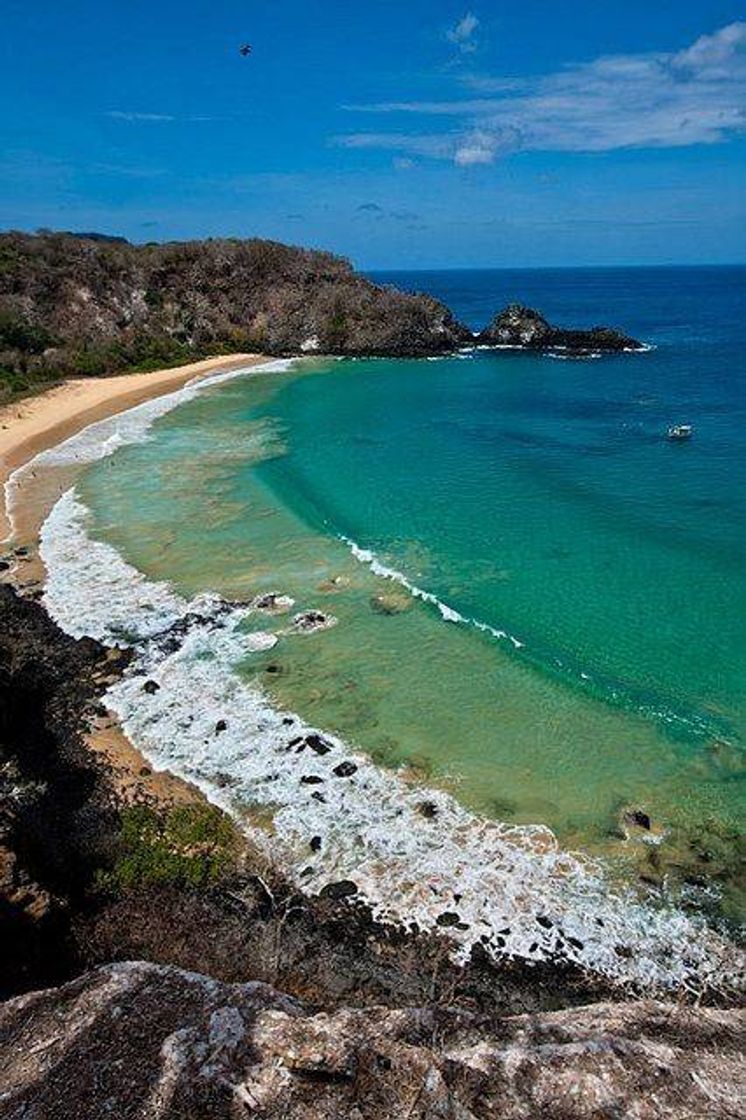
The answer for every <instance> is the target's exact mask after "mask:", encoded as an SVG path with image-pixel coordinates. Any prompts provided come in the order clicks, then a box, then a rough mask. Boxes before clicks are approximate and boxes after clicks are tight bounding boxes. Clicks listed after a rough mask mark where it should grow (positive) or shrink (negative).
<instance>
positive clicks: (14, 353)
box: [0, 232, 471, 395]
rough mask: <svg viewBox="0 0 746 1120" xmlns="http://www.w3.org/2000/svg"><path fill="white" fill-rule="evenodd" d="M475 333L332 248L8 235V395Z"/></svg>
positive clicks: (411, 350)
mask: <svg viewBox="0 0 746 1120" xmlns="http://www.w3.org/2000/svg"><path fill="white" fill-rule="evenodd" d="M470 338H471V335H470V332H469V331H468V330H467V329H466V328H465V327H463V326H462V325H461V324H459V323H458V322H457V321H456V320H455V319H454V318H453V316H452V315H451V313H450V312H449V311H448V309H447V308H446V307H444V306H443V305H442V304H440V303H438V301H437V300H435V299H433V298H432V297H430V296H427V295H407V294H404V293H401V292H397V291H395V290H394V289H391V288H382V287H379V286H377V285H375V284H373V283H371V282H370V281H368V280H366V279H365V278H364V277H362V276H359V275H358V274H357V273H356V272H355V271H354V270H353V268H352V266H351V265H350V264H349V262H348V261H346V260H344V259H342V258H340V257H335V256H333V255H332V254H330V253H324V252H318V251H313V250H309V249H300V248H295V247H292V246H289V245H282V244H279V243H277V242H273V241H260V240H257V239H251V240H247V241H240V240H234V239H230V240H208V241H189V242H171V243H168V244H148V245H133V244H130V243H129V242H127V241H124V240H123V239H121V238H104V237H101V236H100V235H91V234H82V235H74V234H68V233H50V232H42V233H39V234H25V233H17V232H10V233H5V234H2V235H0V380H1V382H2V385H0V389H2V390H3V391H4V393H5V395H8V394H9V393H11V392H17V391H23V390H25V389H29V388H32V387H33V386H34V383H35V382H43V381H50V380H55V379H57V378H59V377H61V376H77V377H79V376H94V377H95V376H100V375H102V374H108V373H116V372H118V371H120V370H124V369H132V368H141V369H142V368H151V367H155V366H163V365H167V364H169V363H174V364H175V363H178V362H180V361H187V360H190V359H191V358H195V357H201V356H205V355H207V354H211V355H212V354H215V353H222V352H224V353H230V352H234V351H235V352H245V351H249V350H250V351H258V352H261V353H266V354H272V355H285V354H298V353H314V352H315V351H318V352H320V353H326V354H344V355H358V354H360V355H362V354H365V355H370V354H378V355H387V356H391V357H398V356H415V357H416V356H423V355H427V354H436V353H439V352H442V351H447V350H451V349H453V348H454V347H455V346H458V345H459V344H460V343H461V342H463V341H466V340H469V339H470Z"/></svg>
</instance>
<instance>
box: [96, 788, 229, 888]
mask: <svg viewBox="0 0 746 1120" xmlns="http://www.w3.org/2000/svg"><path fill="white" fill-rule="evenodd" d="M239 847H240V842H239V839H238V835H237V833H236V830H235V828H234V826H233V824H232V823H231V822H230V820H229V819H228V818H227V817H226V816H225V814H224V813H221V812H220V810H219V809H216V808H214V807H213V806H212V805H178V806H175V807H174V808H171V809H167V810H156V809H153V808H150V807H147V806H142V805H136V806H131V807H129V808H126V809H124V810H122V813H121V831H120V833H119V837H118V841H117V850H116V856H115V860H114V865H113V867H112V868H111V870H110V871H105V872H101V873H100V874H99V876H98V886H99V888H100V889H101V890H104V891H111V892H113V893H115V894H118V893H120V892H122V891H127V890H132V889H134V888H138V887H145V886H154V885H156V886H163V885H167V884H168V885H171V886H182V887H203V886H208V885H209V884H211V883H215V882H217V881H218V880H219V879H221V878H222V877H223V876H224V875H226V874H228V873H229V872H230V871H232V870H234V869H235V866H236V861H237V859H238V852H239Z"/></svg>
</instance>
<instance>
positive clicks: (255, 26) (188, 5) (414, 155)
mask: <svg viewBox="0 0 746 1120" xmlns="http://www.w3.org/2000/svg"><path fill="white" fill-rule="evenodd" d="M743 16H744V12H743V7H742V6H741V7H740V11H739V6H738V5H737V4H735V3H731V2H728V0H625V3H623V4H622V3H619V2H614V3H612V2H608V3H607V2H606V0H564V2H563V0H522V3H520V4H507V3H504V2H495V0H490V2H488V0H473V2H471V0H470V2H469V3H467V4H462V3H450V2H444V0H408V2H407V3H402V2H401V0H372V2H369V3H366V4H362V3H355V2H354V0H352V2H349V0H348V2H346V3H342V2H339V0H323V2H322V0H305V2H299V0H291V2H286V3H283V2H282V0H275V2H274V3H271V4H269V3H263V4H258V3H250V2H248V0H244V2H238V0H212V2H208V0H182V2H180V3H176V2H174V0H149V2H147V3H146V2H144V0H129V2H128V3H124V2H120V0H108V2H106V3H101V0H96V2H93V0H65V3H60V2H59V0H35V2H34V3H33V4H31V3H29V2H28V0H5V3H4V4H3V36H2V43H0V105H2V112H1V114H0V140H1V144H0V152H1V153H2V154H0V226H2V227H3V228H7V227H15V228H24V229H35V228H38V227H40V226H48V227H51V228H55V229H75V230H88V229H94V230H101V231H104V232H109V233H118V234H123V235H125V236H127V237H129V238H131V239H132V240H135V241H146V240H165V239H169V238H187V237H204V236H224V235H235V236H262V237H273V238H277V239H278V240H284V241H291V242H295V243H302V244H307V245H313V246H322V247H325V248H329V249H332V250H334V251H336V252H340V253H343V254H345V255H347V256H349V257H351V258H352V260H353V261H354V262H355V263H356V264H357V265H359V266H361V267H366V268H387V267H390V268H396V267H401V268H429V267H432V268H437V267H491V266H495V267H499V266H502V265H505V266H524V265H525V266H533V265H541V264H547V265H579V264H636V263H641V264H652V263H668V262H673V263H697V262H732V261H744V260H746V191H745V190H744V186H745V182H744V180H745V176H744V172H745V171H746V113H745V110H744V106H745V105H746V97H745V94H746V21H742V20H741V19H740V18H739V17H743ZM247 40H248V41H250V42H251V43H252V44H253V48H254V49H253V54H252V55H251V57H250V58H248V59H243V58H241V56H240V55H239V53H238V47H239V45H240V44H241V43H242V42H244V41H247Z"/></svg>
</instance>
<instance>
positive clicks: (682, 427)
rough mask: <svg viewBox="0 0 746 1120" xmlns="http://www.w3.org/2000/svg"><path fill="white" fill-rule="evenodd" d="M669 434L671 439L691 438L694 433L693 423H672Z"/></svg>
mask: <svg viewBox="0 0 746 1120" xmlns="http://www.w3.org/2000/svg"><path fill="white" fill-rule="evenodd" d="M667 434H668V438H669V439H674V440H682V439H691V438H692V436H693V435H694V428H693V427H692V426H691V424H672V425H671V427H670V428H669V429H668V433H667Z"/></svg>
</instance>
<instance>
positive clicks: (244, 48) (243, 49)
mask: <svg viewBox="0 0 746 1120" xmlns="http://www.w3.org/2000/svg"><path fill="white" fill-rule="evenodd" d="M238 53H239V54H240V55H241V57H242V58H247V57H248V55H250V54H251V43H243V44H242V45H241V46H240V47H239V48H238Z"/></svg>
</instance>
